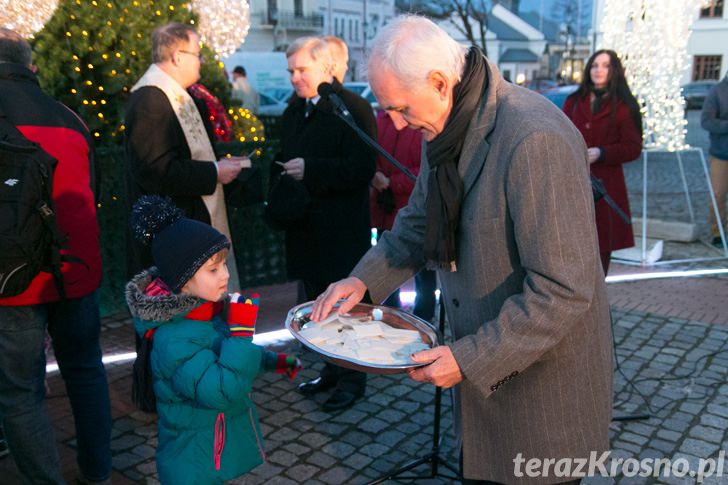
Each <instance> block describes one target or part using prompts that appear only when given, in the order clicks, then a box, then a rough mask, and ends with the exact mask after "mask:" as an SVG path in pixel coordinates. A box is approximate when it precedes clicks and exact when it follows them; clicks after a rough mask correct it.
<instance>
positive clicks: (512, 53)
mask: <svg viewBox="0 0 728 485" xmlns="http://www.w3.org/2000/svg"><path fill="white" fill-rule="evenodd" d="M538 61H539V57H538V55H536V54H534V53H533V52H531V51H530V50H528V49H506V51H505V52H504V53H503V54H501V56H500V57H499V58H498V62H499V63H500V62H538Z"/></svg>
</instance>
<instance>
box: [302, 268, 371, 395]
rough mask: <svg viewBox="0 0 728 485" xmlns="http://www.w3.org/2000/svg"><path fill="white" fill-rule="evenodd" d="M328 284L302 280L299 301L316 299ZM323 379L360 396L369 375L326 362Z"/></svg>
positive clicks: (364, 389) (362, 393)
mask: <svg viewBox="0 0 728 485" xmlns="http://www.w3.org/2000/svg"><path fill="white" fill-rule="evenodd" d="M328 286H329V285H328V284H327V283H319V282H315V281H309V280H301V284H300V285H299V291H298V300H299V301H298V302H299V303H304V302H306V301H311V300H315V299H316V297H318V296H319V295H320V294H321V293H323V292H324V291H325V290H326V288H327V287H328ZM363 301H364V303H369V302H371V300H369V298H368V297H365V298H364V300H363ZM321 379H323V380H324V381H335V382H336V388H337V389H341V390H342V391H347V392H351V393H353V394H356V395H359V396H363V395H364V391H366V387H367V375H366V374H365V373H364V372H359V371H355V370H351V369H346V368H344V367H339V366H338V365H334V364H330V363H328V362H325V363H324V368H323V369H321Z"/></svg>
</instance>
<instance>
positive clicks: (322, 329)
mask: <svg viewBox="0 0 728 485" xmlns="http://www.w3.org/2000/svg"><path fill="white" fill-rule="evenodd" d="M312 307H313V302H308V303H304V304H302V305H298V306H296V307H294V308H292V309H291V310H290V311H289V312H288V317H287V318H286V328H288V330H289V331H290V332H291V334H292V335H293V336H294V337H295V338H296V339H297V340H298V341H300V342H301V343H302V344H303V345H304V346H306V347H307V348H309V349H311V350H312V351H314V352H316V353H317V354H319V355H321V356H322V357H323V358H325V359H326V360H328V361H330V362H332V363H334V364H336V365H340V366H342V367H347V368H349V369H354V370H359V371H362V372H368V373H371V374H394V373H399V372H405V371H406V370H407V369H408V368H410V367H417V366H421V365H423V364H422V363H415V362H413V361H412V359H411V358H410V355H411V354H413V353H414V352H417V351H419V350H424V349H428V348H432V347H435V346H437V345H438V342H439V341H440V338H439V334H438V332H437V330H435V328H434V327H433V326H432V325H431V324H430V323H428V322H426V321H424V320H422V319H420V318H418V317H416V316H414V315H412V314H410V313H407V312H404V311H402V310H399V309H397V308H390V307H386V306H379V305H368V304H365V303H359V304H358V305H356V306H355V307H354V308H352V309H351V310H350V311H349V313H347V314H345V315H338V314H337V313H336V307H335V308H334V310H333V312H332V314H331V315H330V316H329V317H328V318H326V319H324V320H322V321H320V322H312V321H311V320H310V314H311V309H312ZM337 307H338V305H337Z"/></svg>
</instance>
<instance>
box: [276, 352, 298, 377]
mask: <svg viewBox="0 0 728 485" xmlns="http://www.w3.org/2000/svg"><path fill="white" fill-rule="evenodd" d="M301 367H302V365H301V361H300V360H299V359H298V357H296V356H295V355H288V354H278V358H277V359H276V369H275V371H276V374H286V375H287V376H288V377H289V378H290V379H291V381H293V379H294V378H295V377H296V374H297V373H298V371H299V370H301Z"/></svg>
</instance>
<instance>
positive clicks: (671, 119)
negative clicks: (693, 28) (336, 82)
mask: <svg viewBox="0 0 728 485" xmlns="http://www.w3.org/2000/svg"><path fill="white" fill-rule="evenodd" d="M704 6H705V0H606V2H605V5H604V17H603V19H602V24H601V30H602V32H604V36H603V38H602V43H601V45H600V46H598V48H606V49H613V50H615V51H616V52H617V54H619V57H620V59H621V60H622V63H623V65H624V68H625V72H626V75H627V79H628V81H629V85H630V88H631V89H632V92H633V93H634V95H635V97H637V99H638V100H639V102H640V104H641V105H642V118H643V125H644V140H645V141H644V144H645V148H651V149H659V150H668V151H677V150H683V149H685V148H688V145H687V144H686V143H685V134H686V132H687V120H686V119H685V100H684V99H683V97H682V94H681V93H680V78H681V76H682V74H683V72H685V69H687V68H688V66H689V58H688V55H687V45H688V37H689V36H690V30H689V29H690V25H691V24H692V23H693V21H694V20H695V18H696V16H697V15H696V14H697V9H698V8H699V7H704Z"/></svg>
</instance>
